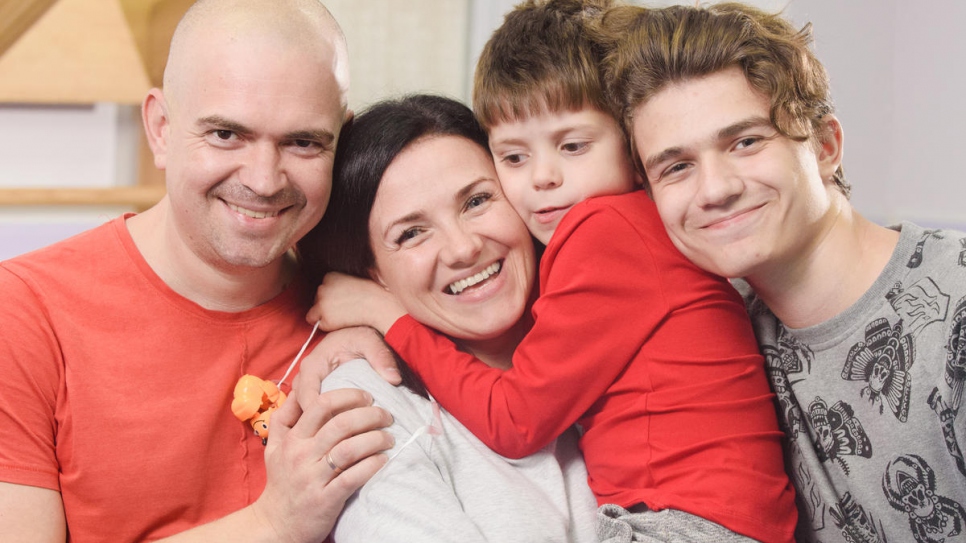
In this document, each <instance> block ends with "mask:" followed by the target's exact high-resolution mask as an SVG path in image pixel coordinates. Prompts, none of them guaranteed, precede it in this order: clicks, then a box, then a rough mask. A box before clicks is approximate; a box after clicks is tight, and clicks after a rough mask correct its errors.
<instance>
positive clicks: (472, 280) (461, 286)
mask: <svg viewBox="0 0 966 543" xmlns="http://www.w3.org/2000/svg"><path fill="white" fill-rule="evenodd" d="M502 265H503V263H502V262H494V263H492V264H490V265H489V266H487V267H486V269H485V270H483V271H481V272H480V273H478V274H476V275H473V276H471V277H467V278H466V279H460V280H459V281H457V282H455V283H453V284H452V285H450V286H449V291H450V293H452V294H459V293H460V292H463V291H464V290H466V289H468V288H470V287H472V286H473V285H476V284H478V283H480V282H482V281H484V280H486V279H487V278H489V277H490V276H492V275H494V274H495V273H497V272H498V271H500V268H501V267H502Z"/></svg>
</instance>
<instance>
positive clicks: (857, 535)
mask: <svg viewBox="0 0 966 543" xmlns="http://www.w3.org/2000/svg"><path fill="white" fill-rule="evenodd" d="M829 514H831V516H832V522H834V523H835V527H836V528H838V529H839V530H841V531H842V535H843V536H845V540H846V541H850V542H854V543H885V538H883V537H882V536H881V535H879V534H880V533H881V532H882V524H881V523H877V522H876V521H875V519H874V518H872V515H871V514H869V513H867V512H866V510H865V508H864V507H862V506H861V505H859V504H858V503H856V502H855V501H854V500H853V499H852V493H851V492H846V493H845V494H843V495H842V499H841V500H839V503H838V504H836V505H835V506H833V507H832V509H830V510H829Z"/></svg>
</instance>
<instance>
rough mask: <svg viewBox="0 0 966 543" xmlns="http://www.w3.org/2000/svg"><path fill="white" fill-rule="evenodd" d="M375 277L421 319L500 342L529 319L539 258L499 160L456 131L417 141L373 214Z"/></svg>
mask: <svg viewBox="0 0 966 543" xmlns="http://www.w3.org/2000/svg"><path fill="white" fill-rule="evenodd" d="M369 232H370V244H371V246H372V251H373V253H374V255H375V269H374V270H373V275H374V277H375V278H376V280H378V281H379V282H380V283H382V284H383V285H384V286H385V287H386V288H388V289H389V290H390V291H391V292H392V293H393V294H394V295H395V296H396V298H397V299H398V300H399V301H400V302H401V303H402V305H403V307H405V308H406V310H407V311H408V312H409V314H410V315H411V316H412V317H413V318H415V319H416V320H417V321H419V322H422V323H423V324H426V325H428V326H430V327H432V328H435V329H436V330H439V331H440V332H442V333H444V334H446V335H448V336H450V337H453V338H455V339H459V340H464V341H468V342H472V341H474V340H478V341H482V340H493V339H498V338H500V337H501V336H502V335H503V334H506V333H508V332H509V331H510V330H511V329H512V328H513V327H514V326H515V325H516V324H517V323H518V322H519V321H520V319H521V317H523V315H524V312H525V311H526V310H527V308H528V302H529V300H530V295H531V293H532V288H533V279H534V273H535V268H536V259H535V256H534V251H533V242H532V240H531V238H530V234H529V233H528V231H527V229H526V226H525V225H524V223H523V221H522V220H521V219H520V217H519V216H518V215H517V214H516V212H514V211H513V208H512V207H511V206H510V204H509V202H507V200H506V198H505V197H504V195H503V192H502V191H501V189H500V183H499V181H498V180H497V176H496V171H495V169H494V166H493V160H492V158H491V157H490V155H489V154H488V153H487V152H486V150H484V149H483V148H482V147H480V146H479V145H477V144H476V143H473V142H472V141H470V140H468V139H465V138H462V137H458V136H435V137H429V138H425V139H421V140H417V141H416V142H414V143H413V144H411V145H409V146H408V147H406V148H405V149H404V150H403V151H402V152H401V153H399V155H398V156H396V158H395V159H394V160H393V161H392V163H391V164H390V165H389V167H388V168H387V169H386V172H385V173H384V174H383V176H382V180H381V182H380V184H379V190H378V192H377V193H376V198H375V202H374V204H373V207H372V212H371V214H370V215H369Z"/></svg>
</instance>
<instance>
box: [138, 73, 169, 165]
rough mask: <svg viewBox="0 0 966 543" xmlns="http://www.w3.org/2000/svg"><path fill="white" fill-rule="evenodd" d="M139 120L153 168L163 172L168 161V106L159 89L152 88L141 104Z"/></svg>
mask: <svg viewBox="0 0 966 543" xmlns="http://www.w3.org/2000/svg"><path fill="white" fill-rule="evenodd" d="M141 120H142V121H143V122H144V133H145V134H146V135H147V140H148V146H150V147H151V152H152V153H153V154H154V166H155V167H156V168H158V169H159V170H163V169H164V168H165V166H166V165H167V159H168V130H169V128H170V126H169V125H170V122H169V119H168V104H167V102H165V100H164V93H163V92H162V91H161V89H158V88H154V89H151V90H150V91H148V95H147V96H146V97H145V98H144V103H143V104H141Z"/></svg>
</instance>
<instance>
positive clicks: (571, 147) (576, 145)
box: [560, 141, 587, 153]
mask: <svg viewBox="0 0 966 543" xmlns="http://www.w3.org/2000/svg"><path fill="white" fill-rule="evenodd" d="M586 147H587V142H586V141H572V142H569V143H565V144H563V145H561V146H560V148H561V149H563V150H564V151H565V152H567V153H577V152H580V151H581V150H583V149H584V148H586Z"/></svg>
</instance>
